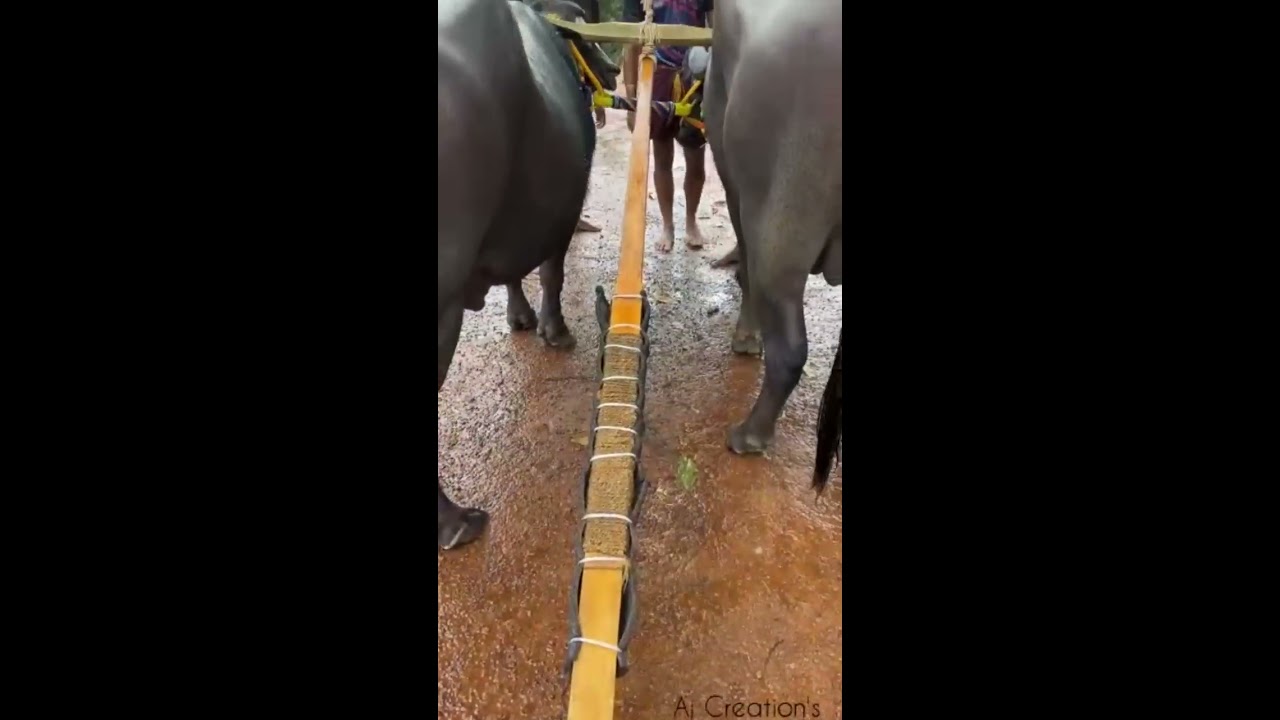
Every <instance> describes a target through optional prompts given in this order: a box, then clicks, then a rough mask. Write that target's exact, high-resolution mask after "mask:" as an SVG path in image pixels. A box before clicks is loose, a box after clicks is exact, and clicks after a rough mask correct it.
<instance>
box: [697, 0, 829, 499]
mask: <svg viewBox="0 0 1280 720" xmlns="http://www.w3.org/2000/svg"><path fill="white" fill-rule="evenodd" d="M841 4H842V3H841V1H840V0H805V2H795V1H794V0H717V2H716V14H715V34H714V36H713V41H712V54H711V59H710V66H709V68H708V70H707V83H706V90H705V94H704V96H703V103H704V113H705V116H706V127H707V138H708V141H709V142H710V144H711V155H712V158H713V160H714V162H715V165H716V170H717V171H718V172H719V174H720V178H721V180H722V181H723V182H724V188H725V196H726V200H727V203H728V207H729V218H730V220H731V221H732V222H733V230H734V233H735V234H736V235H737V240H738V247H737V258H736V259H737V260H738V267H737V278H738V283H739V285H740V286H741V288H742V307H741V310H740V311H739V315H738V325H737V328H736V329H735V330H734V334H733V344H732V347H733V350H734V351H735V352H738V353H745V354H759V353H761V352H762V351H763V353H764V365H765V376H764V384H763V386H762V387H761V389H760V394H759V396H758V397H757V398H756V402H755V407H753V408H752V409H751V414H750V416H749V417H748V418H747V419H746V421H745V422H743V423H742V424H741V425H738V426H737V427H735V428H733V430H732V431H731V432H730V434H729V438H728V443H729V447H730V448H731V449H732V450H733V451H734V452H737V453H759V452H763V451H764V450H765V449H766V448H767V447H768V445H769V443H770V442H771V441H772V439H773V434H774V427H775V425H776V424H777V421H778V416H779V415H780V414H781V412H782V408H783V405H785V404H786V402H787V399H788V398H789V397H790V396H791V392H792V391H793V390H794V389H795V386H796V384H797V383H798V382H799V381H800V373H801V371H802V370H803V368H804V364H805V360H806V359H807V356H808V338H807V336H806V334H805V324H804V289H805V283H806V282H807V281H808V278H809V275H816V274H819V273H821V274H822V276H823V277H824V278H825V279H826V281H827V282H828V283H829V284H831V285H840V284H842V282H843V277H842V276H843V272H842V267H841V266H842V259H841V257H842V248H843V221H844V217H843V214H842V211H841V201H842V194H843V175H842V173H841V163H840V158H841V152H842V150H843V144H842V143H843V135H842V132H841V127H842V115H841V104H842V101H843V98H842V92H843V88H842V85H841V80H842V77H841V51H842V44H841V34H842V32H843V30H842V28H843V23H842V17H841ZM732 259H734V258H733V257H732V256H730V257H727V258H725V259H724V260H729V261H731V260H732ZM722 262H723V261H722ZM762 340H763V347H762V346H761V345H762ZM843 342H844V341H843V332H842V337H841V348H840V352H841V354H842V353H843ZM840 364H841V360H840V359H838V360H837V361H836V363H835V364H834V366H833V368H832V374H831V379H830V381H829V382H828V387H827V392H825V393H824V412H823V413H822V415H823V417H822V420H820V422H819V425H820V431H819V433H820V437H819V446H820V450H819V452H820V455H819V459H818V462H817V468H816V475H820V476H821V478H822V482H823V483H825V476H826V473H827V472H828V471H829V469H830V461H831V455H832V454H834V453H835V451H836V448H837V447H838V432H839V429H838V424H839V414H838V413H837V412H836V408H835V407H832V405H831V403H838V402H839V399H838V398H839V397H840V392H841V391H840V388H841V385H842V380H841V378H840V372H839V369H838V368H839V367H840ZM833 423H834V426H833ZM833 432H834V433H836V434H835V435H834V436H833ZM824 457H825V462H824ZM824 465H825V468H824ZM817 480H818V478H817V476H815V482H817Z"/></svg>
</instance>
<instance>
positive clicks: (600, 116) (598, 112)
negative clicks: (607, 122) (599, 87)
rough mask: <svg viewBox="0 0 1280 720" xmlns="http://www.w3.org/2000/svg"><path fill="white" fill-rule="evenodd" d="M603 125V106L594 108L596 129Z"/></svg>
mask: <svg viewBox="0 0 1280 720" xmlns="http://www.w3.org/2000/svg"><path fill="white" fill-rule="evenodd" d="M603 127H604V108H596V129H597V130H599V129H601V128H603Z"/></svg>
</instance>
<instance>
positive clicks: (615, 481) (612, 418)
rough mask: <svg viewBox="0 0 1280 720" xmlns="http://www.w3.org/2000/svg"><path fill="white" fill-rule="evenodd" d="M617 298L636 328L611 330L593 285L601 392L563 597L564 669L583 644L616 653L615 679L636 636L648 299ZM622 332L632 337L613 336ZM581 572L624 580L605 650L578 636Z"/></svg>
mask: <svg viewBox="0 0 1280 720" xmlns="http://www.w3.org/2000/svg"><path fill="white" fill-rule="evenodd" d="M615 299H632V300H639V301H640V302H641V321H640V324H639V325H633V324H629V323H619V324H615V325H611V324H610V323H609V315H610V311H611V309H612V305H611V303H610V302H609V300H607V299H606V298H605V293H604V289H603V288H601V287H599V286H597V287H596V318H597V321H598V323H599V326H600V334H601V337H600V347H599V351H598V353H597V359H598V365H597V370H598V372H599V373H600V390H599V391H598V394H597V401H596V404H595V408H594V410H595V411H594V412H593V413H592V418H591V429H590V432H589V434H588V436H587V437H588V451H589V455H588V458H589V459H588V460H587V466H586V469H585V470H584V472H583V476H582V485H581V487H582V491H583V492H582V496H581V498H580V503H581V504H580V507H581V509H582V514H581V518H582V521H581V522H582V526H581V528H582V529H581V531H580V532H579V533H578V535H577V537H576V538H575V543H574V555H575V557H576V559H577V563H576V568H575V572H574V579H573V582H572V584H571V590H570V599H569V626H570V627H569V643H568V651H567V653H566V658H565V664H564V672H565V673H568V672H569V671H570V670H571V669H572V667H573V663H574V661H575V660H576V659H577V657H578V651H579V647H580V646H581V645H582V644H587V645H594V646H596V647H601V648H605V649H608V650H615V652H616V653H617V656H618V660H617V662H618V669H617V676H618V677H622V676H623V675H624V674H626V671H627V667H628V662H627V646H628V644H629V643H630V640H631V636H632V634H633V633H634V632H635V625H636V623H635V620H636V616H637V605H636V587H637V586H636V565H635V562H634V560H633V559H632V557H631V556H632V553H633V552H634V549H635V543H636V539H635V538H636V530H635V523H634V520H633V518H635V516H636V514H637V513H638V511H639V508H640V500H641V498H642V496H643V494H644V475H643V473H642V471H641V467H640V457H641V447H642V443H643V439H644V399H645V393H644V385H645V379H646V376H647V373H648V357H649V341H648V326H649V309H650V306H649V302H648V298H647V297H646V294H645V293H643V292H641V293H638V294H627V295H625V296H624V295H621V294H620V295H618V296H615ZM624 326H625V327H627V328H630V329H632V330H634V331H636V332H637V333H638V334H619V333H616V332H614V331H615V330H617V329H619V328H620V327H624ZM584 567H592V568H598V567H606V568H620V569H621V570H622V571H623V575H624V578H625V579H624V584H623V598H622V617H621V618H620V623H619V626H618V627H619V633H618V643H617V645H611V644H609V643H607V642H604V641H601V640H599V639H596V638H588V637H583V635H582V626H581V623H580V621H579V618H578V606H579V592H580V591H581V585H582V570H583V568H584Z"/></svg>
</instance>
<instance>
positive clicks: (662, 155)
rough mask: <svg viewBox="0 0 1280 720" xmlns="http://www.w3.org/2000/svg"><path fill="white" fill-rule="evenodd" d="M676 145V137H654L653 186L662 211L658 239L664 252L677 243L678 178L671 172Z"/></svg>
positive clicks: (659, 246)
mask: <svg viewBox="0 0 1280 720" xmlns="http://www.w3.org/2000/svg"><path fill="white" fill-rule="evenodd" d="M675 146H676V142H675V139H674V138H670V137H663V138H654V139H653V187H654V189H655V190H656V191H657V193H658V211H659V212H661V213H662V239H661V240H659V241H658V252H664V253H665V252H671V248H672V247H674V246H675V244H676V223H675V220H674V219H672V208H671V206H672V204H674V203H675V195H676V180H675V177H674V176H673V175H672V174H671V166H672V165H673V164H674V163H675V150H676V147H675Z"/></svg>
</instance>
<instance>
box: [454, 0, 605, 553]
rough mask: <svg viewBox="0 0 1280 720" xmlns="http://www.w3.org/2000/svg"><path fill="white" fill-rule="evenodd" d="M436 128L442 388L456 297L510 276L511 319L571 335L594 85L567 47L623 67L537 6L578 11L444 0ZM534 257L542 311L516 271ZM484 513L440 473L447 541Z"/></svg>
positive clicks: (551, 337) (600, 64) (471, 528)
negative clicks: (569, 313)
mask: <svg viewBox="0 0 1280 720" xmlns="http://www.w3.org/2000/svg"><path fill="white" fill-rule="evenodd" d="M438 12H439V30H440V38H439V40H440V50H439V58H438V70H437V72H438V93H439V97H438V101H437V108H438V113H439V137H438V145H437V153H438V154H437V159H436V174H437V178H436V183H437V185H436V187H437V190H436V193H437V202H438V207H437V220H436V246H437V253H436V260H437V270H436V272H437V286H436V392H437V393H439V392H440V388H441V386H443V385H444V380H445V376H446V375H447V374H448V371H449V364H450V363H451V362H452V361H453V353H454V350H455V348H456V347H457V344H458V334H459V332H460V330H461V328H462V318H463V311H464V310H479V309H481V308H483V307H484V299H485V295H486V294H487V293H488V291H489V289H490V288H491V287H494V286H496V285H506V287H507V293H508V296H507V321H508V323H509V324H510V325H511V327H512V329H514V330H522V329H525V330H527V329H533V328H534V327H536V328H537V332H538V335H539V336H541V337H542V338H543V339H544V340H545V341H546V342H547V343H548V344H549V345H552V346H555V347H561V348H567V347H572V346H573V344H574V338H573V334H572V333H570V332H569V329H568V327H566V326H565V322H564V316H563V315H562V313H561V311H560V289H561V286H562V284H563V282H564V258H565V253H567V252H568V250H569V241H570V240H571V239H572V237H573V233H574V229H575V227H576V226H577V224H578V215H579V213H580V212H581V211H582V201H583V199H584V198H585V196H586V192H587V178H588V175H589V174H590V172H591V159H592V154H593V153H594V151H595V142H596V128H595V125H594V123H593V120H592V117H591V105H590V102H591V90H592V88H590V87H588V86H587V85H586V84H584V83H583V82H582V79H581V74H580V72H579V69H578V67H577V66H576V64H575V62H574V58H573V55H572V53H571V51H570V49H569V45H570V43H573V44H574V45H576V46H577V48H578V50H579V52H580V53H581V54H582V55H583V57H584V58H585V59H586V62H587V65H588V66H589V67H590V68H591V69H592V71H593V72H594V73H595V74H596V76H597V77H599V78H600V80H601V82H602V83H603V84H604V85H605V87H606V88H608V89H610V90H612V89H614V88H615V87H616V77H617V75H618V68H617V67H616V66H614V65H613V63H611V62H610V61H609V59H608V57H607V56H606V55H605V54H604V53H603V52H602V51H601V50H600V48H599V47H598V46H597V45H596V44H594V43H588V42H584V41H583V40H582V39H581V38H579V37H577V36H576V35H573V34H572V33H565V32H563V31H559V30H557V29H556V27H555V26H554V25H552V24H551V23H549V22H547V21H546V20H545V19H544V18H543V17H542V16H541V15H540V14H539V13H540V12H547V13H555V14H557V15H559V16H560V17H561V18H562V19H565V20H577V21H581V20H583V19H584V13H583V11H582V8H581V7H579V6H578V5H575V4H573V3H569V2H561V1H559V0H548V1H546V2H541V3H532V4H526V3H521V2H508V1H507V0H440V2H439V3H438ZM534 268H538V272H539V276H540V278H541V280H542V311H541V313H539V314H538V315H534V312H533V309H532V308H531V307H530V306H529V301H528V300H527V299H526V298H525V296H524V292H523V291H522V289H521V286H520V281H521V279H522V278H524V277H525V276H526V275H528V274H529V273H530V272H532V271H533V269H534ZM487 519H488V516H487V515H486V514H485V513H484V512H483V511H481V510H477V509H473V508H463V507H459V506H458V505H456V504H455V503H454V502H453V501H452V500H450V499H449V497H448V496H447V495H445V492H444V488H443V487H442V486H441V485H440V481H439V478H437V479H436V539H437V542H438V544H439V546H440V547H441V548H445V549H449V548H453V547H457V546H460V545H463V544H465V543H467V542H470V541H471V540H474V539H476V538H477V537H479V536H480V535H481V534H482V533H483V531H484V527H485V524H486V522H487Z"/></svg>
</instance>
